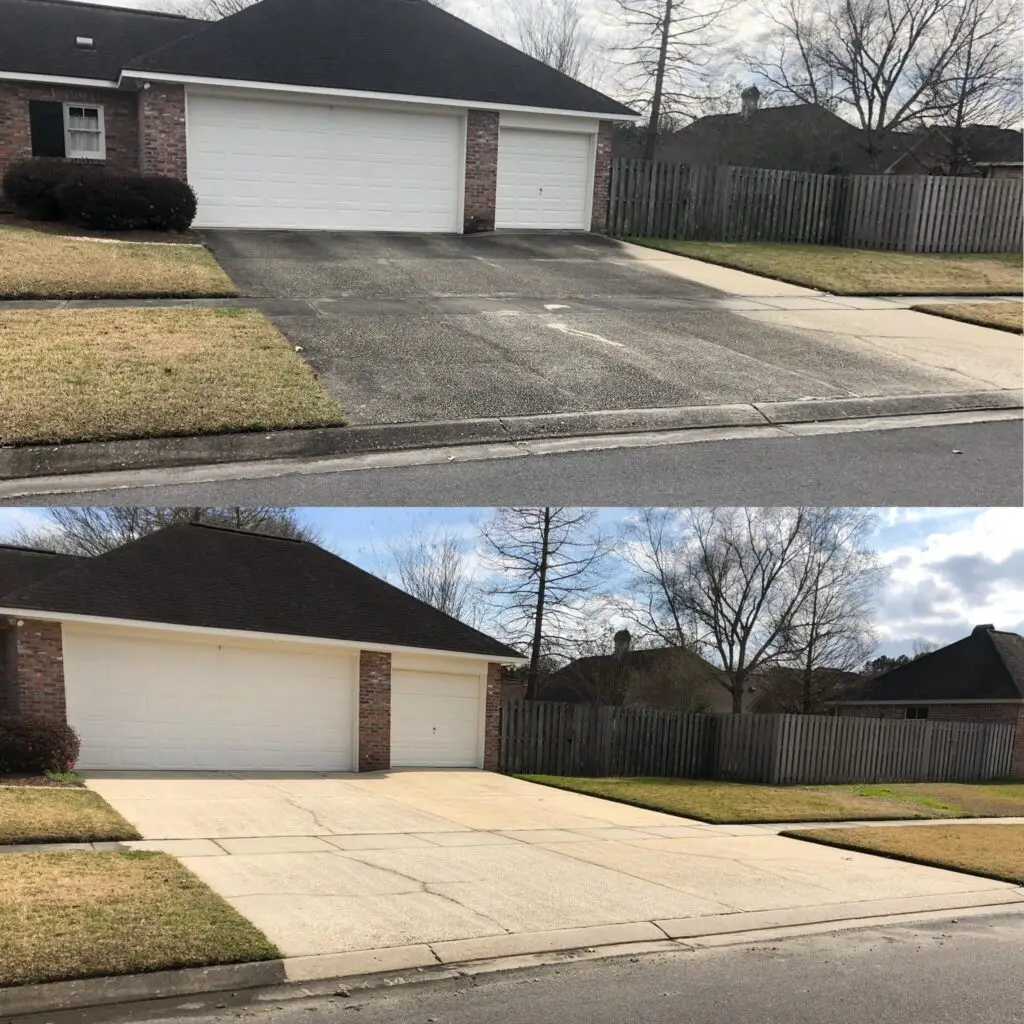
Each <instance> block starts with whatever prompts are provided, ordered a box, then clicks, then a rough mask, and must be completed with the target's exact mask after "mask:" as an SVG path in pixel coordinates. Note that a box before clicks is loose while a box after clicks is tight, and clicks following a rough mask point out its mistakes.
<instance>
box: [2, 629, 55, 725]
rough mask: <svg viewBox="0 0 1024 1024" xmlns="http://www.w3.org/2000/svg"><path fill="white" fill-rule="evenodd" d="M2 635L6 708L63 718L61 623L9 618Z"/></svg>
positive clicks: (29, 713) (18, 711)
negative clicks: (4, 636) (4, 654)
mask: <svg viewBox="0 0 1024 1024" xmlns="http://www.w3.org/2000/svg"><path fill="white" fill-rule="evenodd" d="M19 622H20V623H21V625H18V623H19ZM5 634H6V645H5V646H6V657H5V658H4V660H5V662H6V670H5V676H6V683H7V710H8V711H10V712H12V713H14V714H22V715H46V716H47V717H48V718H59V719H60V720H61V721H62V722H63V721H66V720H67V718H66V714H65V707H64V649H63V645H62V643H61V632H60V623H59V622H40V621H37V620H34V619H12V620H11V623H10V626H9V628H8V629H7V630H5Z"/></svg>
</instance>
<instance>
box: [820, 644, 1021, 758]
mask: <svg viewBox="0 0 1024 1024" xmlns="http://www.w3.org/2000/svg"><path fill="white" fill-rule="evenodd" d="M838 711H839V714H842V715H858V716H861V717H870V718H918V719H920V718H926V719H929V720H930V721H939V722H1006V723H1009V724H1011V725H1014V726H1016V733H1015V737H1014V746H1013V765H1012V774H1013V777H1014V778H1024V637H1022V636H1019V635H1018V634H1017V633H1007V632H1003V631H1001V630H997V629H995V628H994V627H993V626H991V625H984V626H975V628H974V630H973V631H972V632H971V634H970V636H966V637H964V638H963V639H962V640H957V641H956V642H955V643H952V644H949V645H947V646H946V647H941V648H939V650H937V651H932V652H931V653H930V654H925V655H923V656H922V657H920V658H915V659H914V660H913V661H911V662H908V663H907V664H906V665H900V666H899V667H898V668H894V669H892V670H891V671H889V672H885V673H883V674H882V675H879V676H876V677H875V678H874V679H871V680H869V681H868V682H867V683H866V684H865V685H864V687H863V689H862V690H861V691H860V692H859V693H858V695H857V698H856V699H850V700H846V701H844V702H843V703H842V704H840V705H838Z"/></svg>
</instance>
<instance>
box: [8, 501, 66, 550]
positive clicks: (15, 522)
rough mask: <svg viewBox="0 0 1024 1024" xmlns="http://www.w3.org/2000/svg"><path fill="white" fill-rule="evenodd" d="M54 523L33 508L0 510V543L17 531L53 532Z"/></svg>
mask: <svg viewBox="0 0 1024 1024" xmlns="http://www.w3.org/2000/svg"><path fill="white" fill-rule="evenodd" d="M53 528H54V527H53V523H52V522H51V521H50V520H49V519H47V518H46V516H44V515H43V514H42V513H41V512H39V511H38V510H36V509H31V508H0V542H2V541H3V539H4V538H6V537H10V535H11V534H12V533H13V532H14V531H15V530H31V531H32V532H33V533H36V532H51V531H52V530H53Z"/></svg>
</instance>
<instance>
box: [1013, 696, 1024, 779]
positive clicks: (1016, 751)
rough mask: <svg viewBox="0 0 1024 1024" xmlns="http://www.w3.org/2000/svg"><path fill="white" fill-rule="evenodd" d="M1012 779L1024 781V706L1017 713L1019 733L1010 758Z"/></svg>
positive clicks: (1015, 735) (1015, 737)
mask: <svg viewBox="0 0 1024 1024" xmlns="http://www.w3.org/2000/svg"><path fill="white" fill-rule="evenodd" d="M1010 778H1012V779H1024V705H1022V706H1021V708H1020V710H1019V711H1018V712H1017V731H1016V732H1015V733H1014V737H1013V754H1012V755H1011V758H1010Z"/></svg>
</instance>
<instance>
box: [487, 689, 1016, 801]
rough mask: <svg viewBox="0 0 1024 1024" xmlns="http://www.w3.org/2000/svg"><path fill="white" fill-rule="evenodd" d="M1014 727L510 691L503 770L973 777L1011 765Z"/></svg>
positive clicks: (812, 778) (802, 778) (829, 779)
mask: <svg viewBox="0 0 1024 1024" xmlns="http://www.w3.org/2000/svg"><path fill="white" fill-rule="evenodd" d="M1013 738H1014V727H1013V726H1012V725H1007V724H1002V723H993V724H987V723H986V724H975V723H972V722H929V721H922V720H909V721H904V720H894V719H880V718H853V717H832V716H826V715H746V714H744V715H705V714H692V713H688V712H678V711H653V710H648V709H645V708H619V707H600V706H596V705H592V704H568V703H557V702H554V701H535V700H506V701H504V702H503V704H502V715H501V762H500V770H501V771H503V772H508V773H512V774H541V775H582V776H611V775H624V776H629V775H661V776H669V777H679V778H703V779H726V780H732V781H737V782H765V783H772V784H785V783H793V784H807V785H812V784H815V785H816V784H824V783H840V782H973V781H980V780H984V779H997V778H1004V777H1006V776H1008V775H1009V773H1010V760H1011V752H1012V748H1013Z"/></svg>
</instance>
